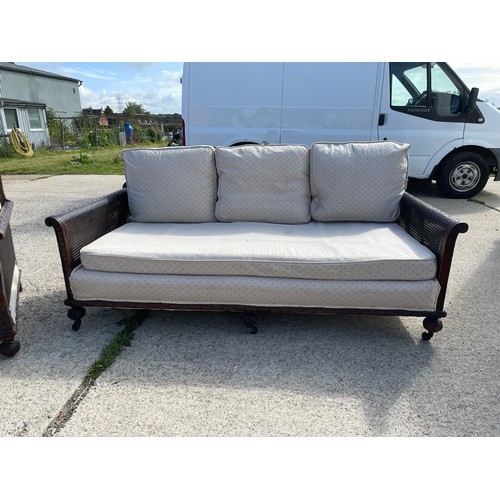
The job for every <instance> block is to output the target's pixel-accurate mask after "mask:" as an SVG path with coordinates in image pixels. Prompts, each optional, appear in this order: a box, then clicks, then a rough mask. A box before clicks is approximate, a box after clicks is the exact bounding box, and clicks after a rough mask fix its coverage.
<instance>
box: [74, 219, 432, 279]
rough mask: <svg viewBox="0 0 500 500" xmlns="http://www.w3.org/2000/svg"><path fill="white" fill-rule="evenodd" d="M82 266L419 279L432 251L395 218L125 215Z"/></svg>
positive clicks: (87, 252) (428, 273) (428, 271)
mask: <svg viewBox="0 0 500 500" xmlns="http://www.w3.org/2000/svg"><path fill="white" fill-rule="evenodd" d="M81 259H82V264H83V266H84V267H85V268H86V269H88V270H94V271H106V272H124V273H126V272H129V273H136V274H189V275H197V274H200V275H211V276H217V275H219V276H263V277H274V278H301V279H319V280H330V279H336V280H358V281H359V280H370V281H373V280H427V279H432V278H434V277H435V276H436V258H435V256H434V254H433V253H432V252H431V251H430V250H428V249H427V248H426V247H424V246H423V245H421V244H420V243H419V242H418V241H416V240H415V239H413V238H412V237H411V236H409V235H408V234H407V233H406V232H405V230H404V229H403V228H402V227H401V226H399V225H398V224H396V223H389V224H380V223H363V222H358V223H354V222H350V223H349V222H347V223H346V222H337V223H333V222H331V223H321V222H310V223H309V224H298V225H289V224H267V223H259V222H233V223H222V222H213V223H202V224H146V223H129V224H126V225H124V226H122V227H120V228H118V229H115V230H114V231H112V232H110V233H108V234H106V235H104V236H102V237H101V238H99V239H98V240H96V241H94V242H93V243H91V244H90V245H88V246H86V247H84V248H83V249H82V251H81Z"/></svg>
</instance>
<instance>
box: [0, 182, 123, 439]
mask: <svg viewBox="0 0 500 500" xmlns="http://www.w3.org/2000/svg"><path fill="white" fill-rule="evenodd" d="M2 181H3V184H4V190H5V192H6V195H7V198H8V199H10V200H12V201H13V202H14V210H13V213H12V218H11V227H12V233H13V240H14V247H15V251H16V257H17V261H18V265H19V268H20V269H21V280H22V285H23V291H22V292H21V294H20V297H19V313H18V334H17V336H16V338H17V339H18V340H20V342H21V350H20V351H19V353H18V354H17V355H16V356H14V357H13V358H6V357H4V356H0V386H1V387H2V388H3V390H2V391H1V392H0V435H1V436H41V435H42V434H43V432H44V431H45V429H46V427H47V425H48V424H49V422H50V421H51V420H52V418H53V417H54V416H55V415H56V414H57V413H58V412H59V410H60V409H61V407H62V406H63V405H64V403H65V402H66V401H67V400H68V399H69V397H70V396H71V394H72V393H73V391H74V390H75V388H76V387H77V386H78V385H79V384H80V382H81V380H82V378H83V377H84V375H85V374H86V372H87V369H88V367H89V366H90V364H91V363H92V362H93V361H94V360H95V359H97V357H98V356H99V353H100V351H101V349H102V347H103V346H104V345H106V343H107V342H109V340H110V339H111V338H112V337H113V335H114V334H115V333H116V332H118V331H119V330H120V328H121V327H119V326H118V325H116V322H117V321H118V320H119V319H120V318H122V317H123V316H124V313H123V312H121V311H111V310H108V311H105V310H102V311H96V314H94V315H91V316H90V317H89V318H88V319H89V322H88V325H87V329H86V332H85V336H83V335H80V334H78V333H75V332H73V331H72V330H71V322H70V320H69V319H68V318H67V317H66V311H67V308H66V307H65V306H64V305H63V300H64V298H65V295H64V282H63V276H62V271H61V263H60V259H59V254H58V250H57V244H56V239H55V236H54V231H53V229H52V228H49V227H47V226H45V223H44V220H45V217H47V216H48V215H53V214H58V213H62V212H64V211H65V210H66V209H68V208H70V207H72V206H74V205H77V204H80V203H83V202H84V201H86V200H87V199H89V198H94V197H96V196H100V195H102V194H105V193H107V192H110V191H113V190H115V189H119V188H120V187H121V186H122V185H123V182H124V178H123V176H109V177H108V176H61V177H49V178H38V177H36V176H3V177H2ZM6 387H7V388H8V390H5V388H6Z"/></svg>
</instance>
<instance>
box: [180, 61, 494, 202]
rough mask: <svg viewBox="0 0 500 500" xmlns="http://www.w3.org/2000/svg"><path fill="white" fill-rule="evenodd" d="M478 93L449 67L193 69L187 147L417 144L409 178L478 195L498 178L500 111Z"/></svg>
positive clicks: (188, 72) (186, 87) (188, 70)
mask: <svg viewBox="0 0 500 500" xmlns="http://www.w3.org/2000/svg"><path fill="white" fill-rule="evenodd" d="M477 92H478V89H477V88H473V89H471V90H469V89H468V88H467V87H466V85H465V84H464V83H463V82H462V80H461V79H460V78H459V77H458V76H457V74H456V73H455V72H454V71H453V70H452V69H451V68H450V67H449V66H448V65H447V64H446V63H429V62H393V63H387V62H384V63H382V62H366V63H347V62H346V63H324V62H322V63H288V62H285V63H283V62H280V63H274V62H269V63H267V62H266V63H253V62H252V63H247V62H245V63H185V64H184V68H183V77H182V119H183V142H184V144H186V145H195V144H210V145H213V146H232V145H237V144H252V143H253V144H306V145H310V144H312V143H313V142H342V141H375V140H388V139H390V140H394V141H398V142H410V143H411V148H410V168H409V175H410V177H412V178H415V179H428V180H432V179H435V180H436V181H437V184H438V186H439V188H440V189H441V191H442V192H443V193H444V194H446V195H447V196H450V197H453V198H470V197H472V196H474V195H476V194H477V193H479V192H480V191H481V190H482V189H483V188H484V186H485V184H486V182H487V180H488V178H489V176H490V175H494V176H495V180H499V178H500V175H499V169H498V164H499V161H500V111H499V110H498V109H497V108H495V107H494V106H492V105H491V104H489V103H486V102H482V101H481V100H478V99H477Z"/></svg>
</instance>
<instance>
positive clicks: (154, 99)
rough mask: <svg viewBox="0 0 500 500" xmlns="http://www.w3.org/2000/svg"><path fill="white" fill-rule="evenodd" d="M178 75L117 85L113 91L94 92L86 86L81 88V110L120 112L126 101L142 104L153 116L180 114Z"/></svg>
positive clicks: (170, 74) (171, 74) (172, 73)
mask: <svg viewBox="0 0 500 500" xmlns="http://www.w3.org/2000/svg"><path fill="white" fill-rule="evenodd" d="M180 76H181V74H180V72H176V71H161V72H160V76H159V77H158V78H154V79H153V78H138V80H131V81H119V82H118V81H117V82H116V84H115V85H112V90H109V89H108V90H99V91H94V90H93V89H92V88H91V87H90V86H89V87H87V86H86V85H85V83H84V84H83V85H82V86H81V87H80V99H81V102H82V108H88V107H92V108H106V106H109V107H110V108H111V109H112V110H113V111H115V112H119V111H121V109H123V108H124V107H125V106H126V104H127V102H128V101H134V102H136V103H139V104H141V105H142V106H143V107H144V109H146V110H147V111H149V112H150V113H153V114H160V113H180V112H181V108H182V88H181V85H180V83H179V80H180Z"/></svg>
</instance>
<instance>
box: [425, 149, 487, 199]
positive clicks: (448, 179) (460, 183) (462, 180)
mask: <svg viewBox="0 0 500 500" xmlns="http://www.w3.org/2000/svg"><path fill="white" fill-rule="evenodd" d="M494 163H495V159H494V157H493V155H492V153H491V152H489V151H488V150H487V149H484V148H479V147H476V148H474V147H471V148H460V149H455V150H454V151H452V152H451V153H449V154H448V155H447V156H445V157H444V158H443V159H442V160H441V161H440V162H439V164H438V165H437V167H436V169H435V171H434V175H433V178H434V179H435V180H436V183H437V185H438V188H439V189H440V191H441V192H442V193H443V194H444V195H446V196H448V197H449V198H472V197H473V196H475V195H477V194H478V193H480V192H481V191H482V190H483V188H484V186H485V185H486V183H487V182H488V178H489V176H490V173H491V171H492V169H491V165H493V164H494Z"/></svg>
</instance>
